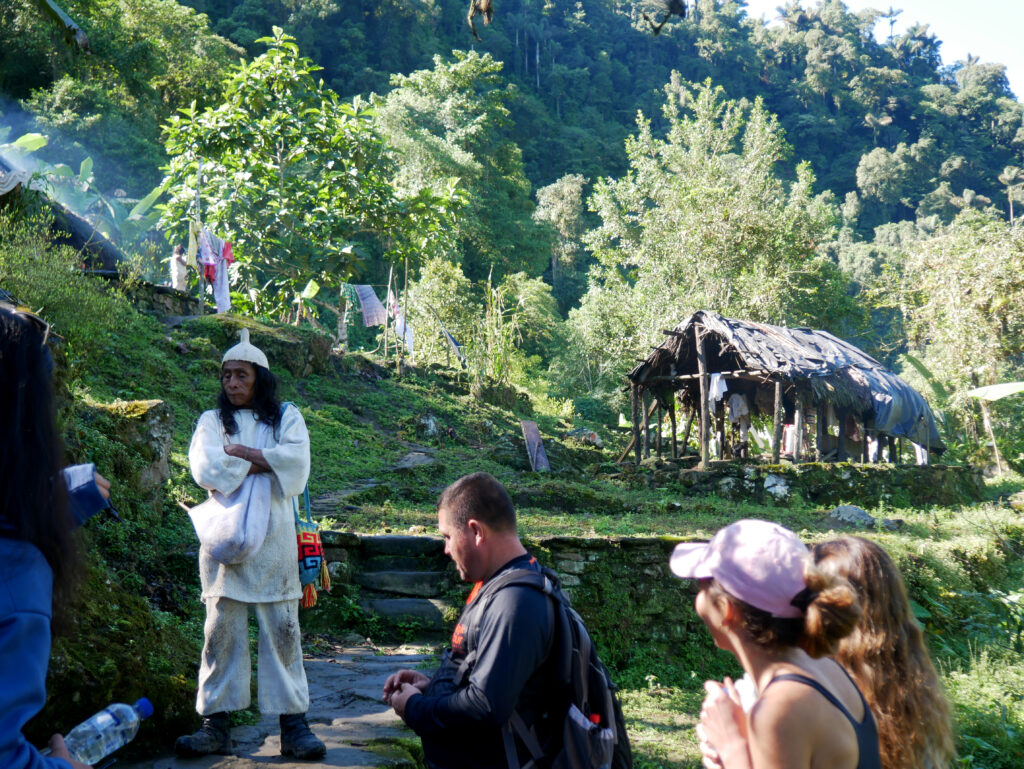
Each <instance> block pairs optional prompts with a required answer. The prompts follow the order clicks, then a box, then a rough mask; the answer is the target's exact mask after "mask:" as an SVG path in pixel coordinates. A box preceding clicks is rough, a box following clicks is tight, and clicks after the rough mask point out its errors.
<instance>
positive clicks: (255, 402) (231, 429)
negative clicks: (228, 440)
mask: <svg viewBox="0 0 1024 769" xmlns="http://www.w3.org/2000/svg"><path fill="white" fill-rule="evenodd" d="M246 362H247V363H249V365H250V366H252V367H253V370H254V371H255V372H256V387H255V389H254V391H253V394H252V405H251V406H247V407H246V408H252V410H253V411H254V412H256V418H257V419H258V420H259V421H260V422H263V423H265V424H268V425H270V428H271V429H272V430H273V431H274V434H275V435H277V428H278V426H279V425H280V424H281V401H280V400H279V399H278V397H277V377H276V376H274V374H273V372H271V370H270V369H268V368H266V367H264V366H261V365H260V364H258V363H251V362H249V361H246ZM217 408H218V409H220V423H221V424H222V425H224V432H226V433H227V434H228V435H237V434H238V423H237V422H236V421H235V412H236V411H238V410H239V409H238V407H237V406H232V405H231V401H229V400H228V394H227V392H225V390H224V385H223V383H222V384H221V386H220V395H218V396H217Z"/></svg>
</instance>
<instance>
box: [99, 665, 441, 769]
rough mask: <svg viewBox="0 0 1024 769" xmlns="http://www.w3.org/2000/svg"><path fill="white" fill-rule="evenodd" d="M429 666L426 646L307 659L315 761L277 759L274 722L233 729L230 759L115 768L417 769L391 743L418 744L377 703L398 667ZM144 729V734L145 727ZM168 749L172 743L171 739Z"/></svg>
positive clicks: (158, 760)
mask: <svg viewBox="0 0 1024 769" xmlns="http://www.w3.org/2000/svg"><path fill="white" fill-rule="evenodd" d="M430 659H431V656H430V654H429V653H428V650H427V649H426V648H425V647H409V646H406V647H402V648H401V649H395V650H390V651H385V650H375V649H373V648H370V647H363V646H360V647H339V648H338V649H336V650H335V651H334V652H333V653H332V655H331V656H315V657H306V676H307V678H308V679H309V698H310V704H309V712H308V718H309V725H310V727H311V728H312V729H313V732H314V733H315V734H316V735H317V736H318V737H319V738H320V739H321V740H323V741H324V744H326V745H327V755H326V756H325V757H324V758H323V759H322V760H320V761H312V762H310V761H295V760H294V759H291V758H284V757H282V756H281V741H280V729H279V727H278V723H277V716H267V717H263V718H261V720H260V721H259V722H258V723H256V724H254V725H252V726H237V727H235V728H234V729H232V732H231V737H232V740H233V741H234V755H232V756H206V757H204V758H195V759H188V760H186V759H179V758H177V757H175V756H174V755H173V754H172V753H171V752H170V751H168V752H167V753H166V754H165V755H161V756H158V757H155V758H152V759H148V760H146V761H142V762H132V763H126V762H121V761H118V762H117V763H116V764H115V765H114V769H250V767H257V766H262V765H265V764H271V765H274V766H278V767H289V768H294V769H299V768H300V767H306V768H308V767H353V768H355V767H360V768H361V767H366V768H367V769H369V768H370V767H378V766H382V765H387V766H388V767H399V768H400V769H414V767H415V765H414V764H413V763H412V762H411V761H410V760H409V758H408V756H407V755H405V753H404V750H403V748H402V746H401V745H399V744H396V743H393V742H391V741H392V740H394V739H395V738H404V739H413V740H414V739H415V735H413V734H412V732H411V731H409V730H408V729H407V728H406V727H405V726H404V725H403V724H402V722H401V721H400V720H399V718H398V717H397V716H396V715H395V714H394V711H392V710H391V709H390V708H388V707H387V706H385V705H384V704H383V703H382V702H381V700H380V695H381V689H382V688H383V686H384V680H385V679H386V678H387V677H388V675H389V674H390V673H391V672H393V671H395V670H397V669H398V668H400V667H412V668H416V667H420V666H421V665H422V664H423V663H424V662H429V660H430ZM142 728H145V724H144V725H143V727H142ZM167 742H168V744H170V743H172V742H173V737H171V736H168V739H167Z"/></svg>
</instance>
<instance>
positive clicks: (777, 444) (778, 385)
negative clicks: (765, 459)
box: [772, 380, 783, 465]
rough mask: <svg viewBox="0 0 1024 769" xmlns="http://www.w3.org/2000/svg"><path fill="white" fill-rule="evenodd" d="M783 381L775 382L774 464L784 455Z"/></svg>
mask: <svg viewBox="0 0 1024 769" xmlns="http://www.w3.org/2000/svg"><path fill="white" fill-rule="evenodd" d="M782 414H783V411H782V380H776V382H775V415H774V422H773V426H772V464H774V465H777V464H778V463H779V455H780V454H781V453H782Z"/></svg>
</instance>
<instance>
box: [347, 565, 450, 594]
mask: <svg viewBox="0 0 1024 769" xmlns="http://www.w3.org/2000/svg"><path fill="white" fill-rule="evenodd" d="M355 581H356V584H358V585H361V586H362V587H365V588H369V589H370V590H376V591H377V592H380V593H393V594H396V595H406V596H418V597H420V598H437V597H438V596H440V595H441V594H442V593H443V592H444V589H445V588H446V587H448V580H447V579H446V577H445V573H444V572H443V571H364V572H361V573H359V574H356V575H355Z"/></svg>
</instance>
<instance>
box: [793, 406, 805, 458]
mask: <svg viewBox="0 0 1024 769" xmlns="http://www.w3.org/2000/svg"><path fill="white" fill-rule="evenodd" d="M793 422H794V425H793V427H794V428H795V429H796V441H795V442H794V448H793V462H794V463H797V464H799V462H800V459H801V457H803V454H804V399H803V398H802V397H800V396H799V395H797V397H796V413H795V414H794V416H793Z"/></svg>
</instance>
